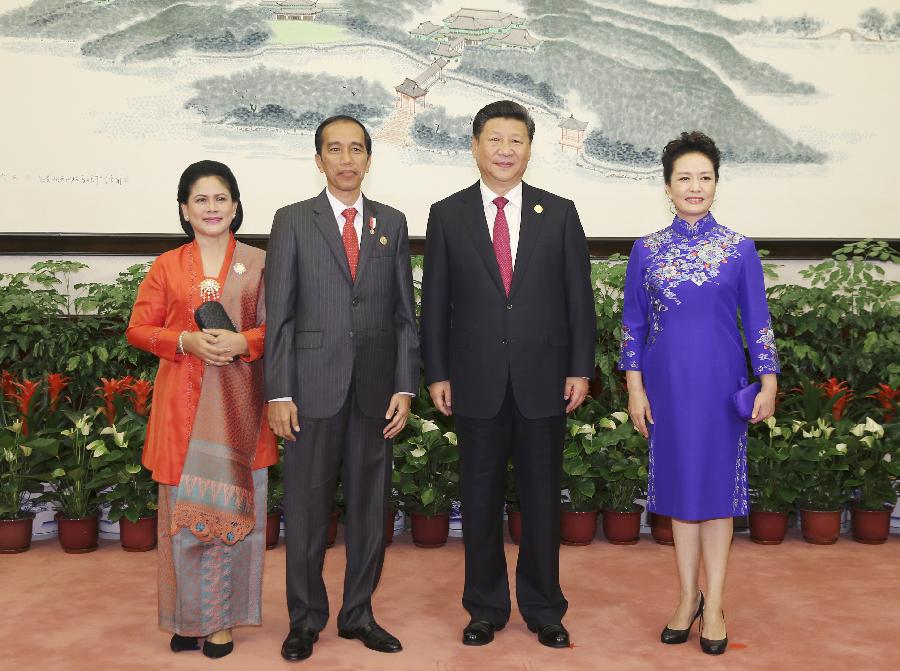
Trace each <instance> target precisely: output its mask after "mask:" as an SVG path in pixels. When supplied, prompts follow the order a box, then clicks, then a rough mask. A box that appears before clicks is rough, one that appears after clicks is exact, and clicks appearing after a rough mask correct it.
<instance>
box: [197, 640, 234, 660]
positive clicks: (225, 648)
mask: <svg viewBox="0 0 900 671" xmlns="http://www.w3.org/2000/svg"><path fill="white" fill-rule="evenodd" d="M232 650H234V641H228V643H211V642H210V641H209V639H207V640H205V641H203V654H204V655H206V656H207V657H209V658H210V659H219V657H224V656H225V655H230V654H231V651H232Z"/></svg>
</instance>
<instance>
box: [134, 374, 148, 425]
mask: <svg viewBox="0 0 900 671" xmlns="http://www.w3.org/2000/svg"><path fill="white" fill-rule="evenodd" d="M151 391H153V383H152V382H150V380H135V381H134V382H132V383H131V393H132V394H134V397H133V398H132V399H131V406H132V407H133V408H134V411H135V412H136V413H137V414H139V415H143V416H144V417H146V416H147V412H148V406H149V404H150V392H151Z"/></svg>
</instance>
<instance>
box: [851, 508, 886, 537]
mask: <svg viewBox="0 0 900 671" xmlns="http://www.w3.org/2000/svg"><path fill="white" fill-rule="evenodd" d="M893 510H894V509H893V508H884V509H883V510H862V509H860V508H851V509H850V525H851V528H852V530H853V540H855V541H857V542H858V543H866V544H867V545H881V544H882V543H884V542H885V541H886V540H887V538H888V534H890V533H891V513H892V512H893Z"/></svg>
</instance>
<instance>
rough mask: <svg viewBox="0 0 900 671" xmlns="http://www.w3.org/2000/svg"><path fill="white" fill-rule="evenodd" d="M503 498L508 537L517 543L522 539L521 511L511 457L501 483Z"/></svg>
mask: <svg viewBox="0 0 900 671" xmlns="http://www.w3.org/2000/svg"><path fill="white" fill-rule="evenodd" d="M503 487H504V500H505V501H506V527H507V529H508V530H509V539H510V540H511V541H512V542H513V543H515V544H516V545H518V544H519V541H520V540H522V511H521V509H520V508H519V492H518V490H517V489H516V470H515V467H514V466H513V462H512V459H510V460H509V462H508V463H507V464H506V476H505V479H504V483H503Z"/></svg>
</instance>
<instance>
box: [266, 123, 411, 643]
mask: <svg viewBox="0 0 900 671" xmlns="http://www.w3.org/2000/svg"><path fill="white" fill-rule="evenodd" d="M315 144H316V157H315V159H316V165H317V166H318V167H319V170H320V171H321V172H322V173H324V175H325V178H326V180H327V186H326V188H325V190H324V191H322V192H321V193H320V194H319V195H318V196H316V197H315V198H311V199H309V200H305V201H302V202H299V203H294V204H293V205H288V206H287V207H284V208H282V209H280V210H278V212H276V213H275V222H274V224H273V226H272V234H271V237H270V238H269V246H268V255H267V258H266V323H267V333H266V349H265V358H264V360H265V364H266V392H267V394H268V398H269V399H270V400H269V411H268V412H269V424H270V426H271V427H272V429H273V431H275V433H276V434H277V435H279V436H281V437H283V438H284V439H285V446H284V447H285V456H284V517H285V527H286V544H287V600H288V611H289V614H290V620H291V630H290V634H289V635H288V637H287V639H286V640H285V641H284V645H283V646H282V649H281V654H282V656H283V657H284V658H285V659H287V660H291V661H295V660H300V659H306V658H307V657H309V656H310V655H311V654H312V650H313V643H315V641H316V640H318V636H319V632H320V631H321V630H322V629H323V628H324V627H325V623H326V622H327V620H328V596H327V594H326V593H325V583H324V582H323V580H322V565H323V562H324V558H325V545H326V540H327V539H326V535H327V528H328V517H329V514H330V513H331V509H332V506H333V504H334V493H335V486H336V482H337V478H338V474H340V477H341V483H342V486H343V492H344V498H345V500H346V502H347V509H346V518H345V521H346V543H347V568H346V574H345V578H344V600H343V607H342V608H341V612H340V613H339V614H338V633H339V635H340V636H342V637H343V638H357V639H360V640H361V641H363V642H364V643H365V645H366V647H368V648H371V649H373V650H378V651H381V652H397V651H399V650H400V649H401V645H400V641H398V640H397V639H396V638H394V637H393V636H391V635H390V634H389V633H388V632H386V631H385V630H384V629H382V628H381V627H380V626H379V625H378V624H377V623H376V622H375V618H374V615H373V614H372V592H373V591H374V590H375V587H376V585H377V584H378V579H379V576H380V575H381V567H382V562H383V561H384V544H385V538H384V534H385V516H386V514H387V510H388V504H387V500H388V493H389V491H390V486H391V465H392V447H391V439H392V438H394V436H396V435H397V434H398V433H399V432H400V430H401V429H403V427H404V426H405V424H406V419H407V416H408V415H409V408H410V403H411V399H412V396H413V395H414V394H415V393H416V392H417V391H418V384H419V347H418V339H417V333H416V318H415V307H414V303H413V283H412V269H411V266H410V260H409V238H408V233H407V229H406V218H405V217H404V216H403V214H402V213H401V212H398V211H397V210H395V209H393V208H391V207H388V206H387V205H382V204H381V203H376V202H375V201H372V200H369V199H368V198H366V197H364V196H363V195H362V193H361V191H360V186H361V184H362V180H363V177H364V176H365V174H366V173H367V172H368V170H369V162H370V159H371V154H372V140H371V138H370V137H369V133H368V131H366V129H365V127H364V126H363V125H362V124H361V123H360V122H359V121H358V120H356V119H354V118H352V117H347V116H338V117H332V118H330V119H326V120H325V121H323V122H322V124H321V125H320V126H319V128H318V129H317V130H316V135H315Z"/></svg>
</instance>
